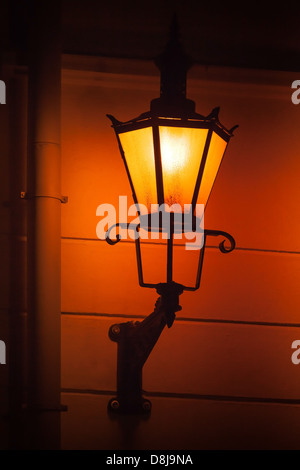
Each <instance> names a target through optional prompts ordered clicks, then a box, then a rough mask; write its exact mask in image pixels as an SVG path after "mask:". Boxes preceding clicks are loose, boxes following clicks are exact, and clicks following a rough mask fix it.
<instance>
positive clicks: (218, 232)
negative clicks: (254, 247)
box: [204, 229, 235, 253]
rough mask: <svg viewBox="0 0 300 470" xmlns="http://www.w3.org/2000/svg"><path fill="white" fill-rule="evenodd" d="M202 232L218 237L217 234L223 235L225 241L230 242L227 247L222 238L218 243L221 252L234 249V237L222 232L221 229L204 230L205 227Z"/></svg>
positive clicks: (228, 251)
mask: <svg viewBox="0 0 300 470" xmlns="http://www.w3.org/2000/svg"><path fill="white" fill-rule="evenodd" d="M204 233H205V235H211V236H212V237H219V236H221V237H225V238H226V239H227V241H229V243H230V246H229V247H226V246H225V240H223V241H222V242H221V243H220V244H219V249H220V251H221V252H222V253H230V252H231V251H233V250H234V249H235V239H234V238H233V236H232V235H230V234H229V233H227V232H223V231H222V230H206V229H204Z"/></svg>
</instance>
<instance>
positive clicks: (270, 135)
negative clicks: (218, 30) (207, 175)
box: [62, 55, 300, 449]
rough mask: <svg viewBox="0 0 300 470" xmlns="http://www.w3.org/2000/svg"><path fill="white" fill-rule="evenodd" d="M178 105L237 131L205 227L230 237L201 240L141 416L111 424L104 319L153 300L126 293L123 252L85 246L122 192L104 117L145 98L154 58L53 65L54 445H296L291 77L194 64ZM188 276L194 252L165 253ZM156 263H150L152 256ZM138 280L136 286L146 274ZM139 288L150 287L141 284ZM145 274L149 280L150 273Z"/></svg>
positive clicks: (133, 313) (129, 269) (154, 89)
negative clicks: (57, 419)
mask: <svg viewBox="0 0 300 470" xmlns="http://www.w3.org/2000/svg"><path fill="white" fill-rule="evenodd" d="M189 76H190V79H189V81H188V97H189V98H192V99H194V100H195V101H196V104H197V111H198V112H200V113H201V114H208V113H209V112H210V111H211V109H212V108H214V107H215V106H221V112H220V119H221V122H222V123H224V125H225V126H227V127H229V128H230V127H232V126H233V125H235V124H239V126H240V127H239V128H238V129H237V130H236V132H235V137H234V138H233V139H232V140H231V142H230V145H229V148H228V150H227V153H226V156H225V159H224V162H223V163H222V167H221V171H220V173H219V175H218V177H217V180H216V183H215V186H214V189H213V193H212V196H211V198H210V201H209V204H208V207H207V211H206V213H205V226H206V227H207V228H213V229H220V230H226V231H228V232H230V233H231V234H232V235H234V237H235V239H236V242H237V248H236V250H235V251H234V252H233V253H231V254H228V255H224V254H222V253H220V251H219V250H218V248H217V241H216V240H215V239H211V240H209V247H208V249H207V251H206V254H205V260H204V267H203V274H202V281H201V287H200V289H199V291H197V292H195V293H184V294H183V295H182V296H181V298H180V302H181V305H182V307H183V309H182V311H181V312H179V314H178V315H177V319H176V321H175V323H174V325H173V327H172V328H171V329H170V330H166V331H164V332H163V334H162V336H161V338H160V340H159V342H158V344H157V345H156V347H155V349H154V350H153V352H152V354H151V356H150V358H149V360H148V361H147V363H146V365H145V367H144V375H143V387H144V390H145V396H147V397H149V398H150V399H151V400H152V404H153V409H152V414H151V417H150V418H149V419H147V420H142V419H139V418H134V417H130V418H129V417H127V418H121V419H111V418H110V417H109V416H108V414H107V410H106V407H107V402H108V400H109V399H110V398H111V397H112V396H114V393H115V390H116V344H115V343H112V342H111V341H110V340H109V338H108V329H109V326H110V325H111V324H112V323H116V322H121V321H128V320H132V319H141V318H143V317H144V316H146V315H148V314H149V313H151V312H152V311H153V308H154V303H155V300H156V298H157V294H156V293H155V291H152V290H150V289H142V288H140V287H139V286H138V280H137V269H136V260H135V249H134V244H133V243H132V242H131V241H125V240H124V241H122V242H121V243H119V244H118V245H116V246H114V247H111V246H109V245H107V244H106V243H105V242H104V241H101V240H98V239H97V238H96V224H97V222H98V221H99V218H97V217H96V208H97V206H98V205H99V204H101V203H104V202H105V203H111V204H114V205H117V204H118V195H119V194H121V195H128V197H130V188H129V184H128V182H127V180H126V174H125V170H124V168H123V163H122V161H121V158H120V155H119V151H118V147H117V144H116V140H115V136H114V133H113V130H112V129H111V127H110V122H109V120H108V119H107V118H106V116H105V114H106V113H110V114H113V115H115V116H116V117H117V118H118V119H120V120H124V121H125V120H128V119H130V118H133V117H135V116H137V115H138V114H140V113H141V112H143V111H146V110H147V109H148V107H149V102H150V100H151V99H152V98H154V97H156V96H158V90H159V78H158V75H157V71H156V70H155V68H154V65H153V64H152V63H148V62H143V61H140V62H135V61H129V60H115V59H114V60H113V59H100V58H93V57H90V58H89V57H80V56H77V57H75V56H67V55H65V56H64V70H63V96H62V190H63V194H64V195H66V196H68V198H69V202H68V204H66V205H64V206H63V207H62V387H63V403H64V404H67V405H68V407H69V409H68V412H66V413H63V414H62V436H63V438H62V445H63V448H65V449H78V448H80V449H82V448H84V449H121V448H126V449H127V448H133V449H180V448H181V449H183V448H189V449H220V448H222V449H232V448H233V449H239V448H250V449H251V448H260V449H268V448H284V449H285V448H297V449H298V448H299V439H298V433H299V431H300V428H299V426H300V425H299V422H300V420H299V418H300V408H299V404H300V395H299V386H300V376H299V369H298V367H300V366H296V365H294V364H292V362H291V353H292V350H291V343H292V342H293V340H295V339H300V334H299V326H300V322H299V320H298V311H299V303H300V299H299V289H298V278H299V274H300V273H299V266H300V265H299V241H298V228H299V227H298V226H299V223H298V219H297V209H298V205H297V204H298V200H299V195H300V194H299V192H300V188H299V182H298V175H299V170H300V160H299V157H298V155H299V152H300V142H299V139H298V119H299V113H300V110H299V109H298V107H297V106H295V105H293V104H292V102H291V99H290V97H291V89H290V85H291V83H292V81H293V80H295V79H297V78H299V77H297V75H296V74H293V73H288V72H272V71H269V72H266V71H259V70H256V71H255V70H246V69H229V68H210V67H209V68H205V67H200V66H197V67H196V66H195V67H194V69H193V70H192V71H191V73H190V75H189ZM143 256H144V263H145V269H146V272H147V276H155V275H156V270H157V271H158V270H161V269H164V265H163V261H164V255H163V247H162V246H155V245H154V244H151V243H147V244H145V246H144V247H143ZM176 259H177V261H176V263H177V270H178V272H179V271H181V272H184V273H185V276H186V281H191V280H192V274H193V267H194V266H195V253H192V254H189V255H187V252H185V251H184V250H183V249H182V248H180V247H177V248H176ZM153 260H155V262H154V261H153ZM147 278H148V277H147ZM149 280H150V278H149ZM151 280H152V279H151Z"/></svg>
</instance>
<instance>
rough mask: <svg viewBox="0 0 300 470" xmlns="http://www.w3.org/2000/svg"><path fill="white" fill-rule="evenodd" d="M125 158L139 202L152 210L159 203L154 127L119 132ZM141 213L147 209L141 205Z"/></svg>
mask: <svg viewBox="0 0 300 470" xmlns="http://www.w3.org/2000/svg"><path fill="white" fill-rule="evenodd" d="M119 138H120V141H121V145H122V147H123V151H124V154H125V159H126V162H127V166H128V169H129V173H130V176H131V179H132V183H133V186H134V189H135V193H136V197H137V200H138V203H139V204H143V205H145V206H146V207H147V210H148V212H150V211H151V204H156V203H157V190H156V176H155V162H154V147H153V136H152V127H146V128H144V129H138V130H134V131H129V132H124V133H121V134H119ZM140 212H141V214H144V213H145V212H146V211H145V210H143V207H142V206H141V207H140Z"/></svg>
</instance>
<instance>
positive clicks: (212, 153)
mask: <svg viewBox="0 0 300 470" xmlns="http://www.w3.org/2000/svg"><path fill="white" fill-rule="evenodd" d="M226 145H227V142H225V140H223V139H222V138H221V137H219V136H218V134H216V133H215V132H213V133H212V137H211V141H210V146H209V151H208V154H207V159H206V164H205V168H204V173H203V177H202V180H201V184H200V191H199V195H198V200H197V204H204V206H206V204H207V201H208V198H209V195H210V193H211V190H212V187H213V185H214V182H215V179H216V176H217V173H218V170H219V167H220V164H221V161H222V158H223V155H224V152H225V149H226Z"/></svg>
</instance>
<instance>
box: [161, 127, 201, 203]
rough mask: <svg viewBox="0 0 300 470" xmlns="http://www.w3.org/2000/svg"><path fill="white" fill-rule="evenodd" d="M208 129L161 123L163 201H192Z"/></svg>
mask: <svg viewBox="0 0 300 470" xmlns="http://www.w3.org/2000/svg"><path fill="white" fill-rule="evenodd" d="M207 133H208V130H207V129H195V128H187V127H171V126H160V127H159V136H160V149H161V162H162V175H163V185H164V201H165V203H166V204H168V205H169V206H171V205H172V204H179V205H180V206H181V210H183V209H184V206H183V205H184V204H191V203H192V198H193V194H194V190H195V186H196V181H197V177H198V173H199V167H200V163H201V159H202V155H203V150H204V146H205V142H206V138H207Z"/></svg>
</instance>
